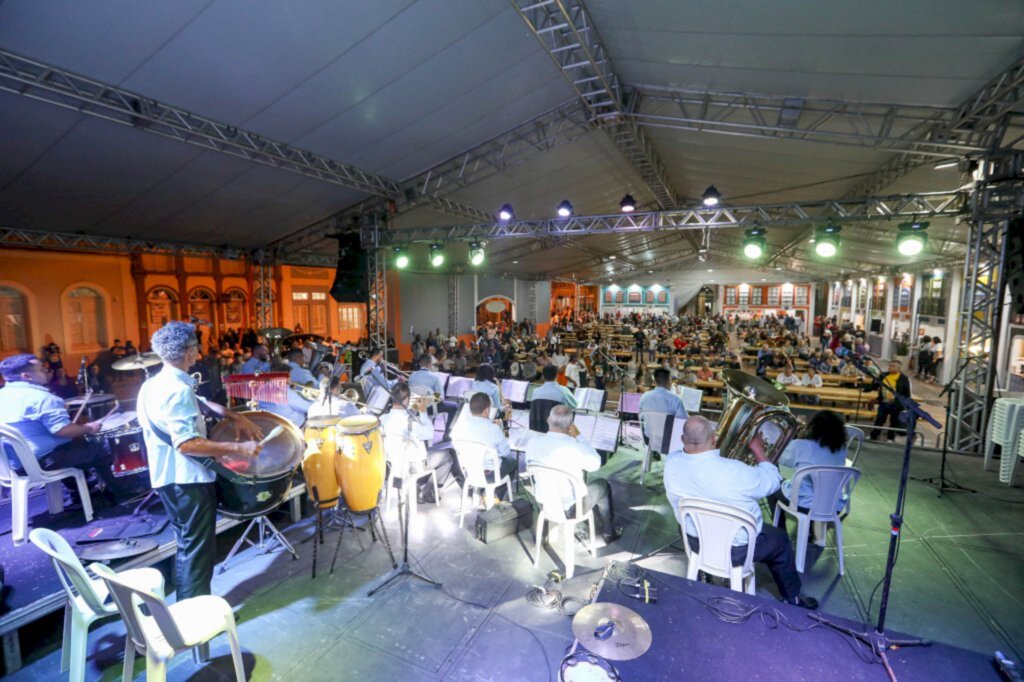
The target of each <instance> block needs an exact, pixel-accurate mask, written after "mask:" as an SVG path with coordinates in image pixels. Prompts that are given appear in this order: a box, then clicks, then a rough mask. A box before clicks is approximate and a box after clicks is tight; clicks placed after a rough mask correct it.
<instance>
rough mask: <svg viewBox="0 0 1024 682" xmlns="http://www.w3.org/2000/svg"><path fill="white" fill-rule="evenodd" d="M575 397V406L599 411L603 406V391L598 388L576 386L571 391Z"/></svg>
mask: <svg viewBox="0 0 1024 682" xmlns="http://www.w3.org/2000/svg"><path fill="white" fill-rule="evenodd" d="M573 397H575V398H576V408H577V409H580V410H589V411H590V412H600V411H601V410H602V409H603V408H604V391H602V390H601V389H598V388H577V389H576V390H575V391H573Z"/></svg>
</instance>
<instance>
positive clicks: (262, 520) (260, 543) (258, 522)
mask: <svg viewBox="0 0 1024 682" xmlns="http://www.w3.org/2000/svg"><path fill="white" fill-rule="evenodd" d="M253 528H255V529H256V541H255V542H254V541H253V540H251V539H250V538H249V533H250V532H251V531H252V529H253ZM275 541H276V542H277V543H279V544H280V545H281V547H283V548H284V549H286V550H288V552H289V553H290V554H291V555H292V561H296V560H298V558H299V554H298V552H296V551H295V548H294V547H292V543H290V542H288V538H286V537H285V536H284V535H283V534H282V533H281V531H279V530H278V529H277V527H276V526H274V524H273V523H271V521H270V519H268V518H267V515H266V514H260V515H259V516H257V517H256V518H254V519H253V520H251V521H249V525H248V526H246V528H245V532H243V533H242V535H241V537H239V538H238V540H237V541H236V542H235V546H234V547H232V548H231V551H230V552H228V555H227V556H226V557H224V561H223V563H221V565H220V568H219V569H217V572H218V573H223V572H224V571H226V570H228V564H229V563H231V560H232V559H233V558H234V556H235V555H236V554H238V552H239V550H240V549H242V545H243V543H244V544H247V545H249V546H250V547H255V548H256V549H261V550H263V551H264V553H265V554H266V553H269V552H270V551H271V549H273V548H274V545H273V543H274V542H275Z"/></svg>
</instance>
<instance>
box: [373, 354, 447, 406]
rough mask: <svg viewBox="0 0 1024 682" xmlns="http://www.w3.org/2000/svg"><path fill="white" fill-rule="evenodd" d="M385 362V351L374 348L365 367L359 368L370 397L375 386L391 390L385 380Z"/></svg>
mask: <svg viewBox="0 0 1024 682" xmlns="http://www.w3.org/2000/svg"><path fill="white" fill-rule="evenodd" d="M383 361H384V351H382V350H381V349H380V348H373V349H371V350H370V356H369V357H368V358H367V359H366V360H365V361H364V362H363V366H362V367H360V368H359V381H361V382H362V384H363V390H364V392H365V393H366V395H370V391H372V390H373V387H374V386H380V387H381V388H384V389H387V390H391V384H390V383H388V380H387V378H385V376H384V369H383V368H382V366H381V363H382V362H383ZM431 363H433V359H431Z"/></svg>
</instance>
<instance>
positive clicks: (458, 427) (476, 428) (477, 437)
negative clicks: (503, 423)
mask: <svg viewBox="0 0 1024 682" xmlns="http://www.w3.org/2000/svg"><path fill="white" fill-rule="evenodd" d="M491 407H492V405H491V399H490V398H489V397H488V396H487V394H486V393H483V392H479V393H474V394H473V397H472V398H470V400H469V414H468V415H463V416H462V417H461V418H460V419H459V420H458V421H457V422H456V423H455V426H453V427H452V441H460V440H468V441H473V442H476V443H483V444H484V445H489V446H491V447H492V448H494V451H495V452H496V453H497V454H498V461H493V460H492V461H487V462H484V468H485V471H486V472H487V477H488V479H489V480H490V481H495V480H499V479H501V478H504V477H505V476H511V475H512V473H513V472H514V471H515V470H516V458H515V457H514V456H513V455H512V450H511V449H510V448H509V444H508V439H507V438H505V434H504V433H503V432H502V430H501V427H500V426H498V422H497V420H495V421H491V420H490V419H489V418H488V417H489V413H490V409H491ZM495 472H498V474H497V478H495ZM507 492H508V491H506V490H505V486H501V487H500V488H498V489H497V490H496V491H495V493H496V494H497V496H498V497H499V498H501V499H503V500H504V499H507Z"/></svg>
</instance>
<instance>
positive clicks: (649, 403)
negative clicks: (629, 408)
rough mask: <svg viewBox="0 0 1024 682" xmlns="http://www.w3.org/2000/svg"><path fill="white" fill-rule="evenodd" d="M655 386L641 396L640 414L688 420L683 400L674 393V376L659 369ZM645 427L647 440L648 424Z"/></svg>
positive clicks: (656, 373) (655, 374)
mask: <svg viewBox="0 0 1024 682" xmlns="http://www.w3.org/2000/svg"><path fill="white" fill-rule="evenodd" d="M654 384H655V386H654V388H652V389H651V390H649V391H647V392H646V393H644V394H643V395H642V396H640V414H641V415H642V414H643V413H644V412H661V413H663V414H671V415H674V416H675V417H677V418H678V419H686V408H684V407H683V401H682V399H681V398H680V397H679V396H677V395H676V394H675V393H673V392H672V375H671V374H670V373H669V371H668V370H667V369H664V368H662V367H659V368H658V369H656V370H654ZM643 427H644V439H645V440H646V439H647V438H648V437H649V435H650V434H648V433H647V424H646V423H645V424H643Z"/></svg>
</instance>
